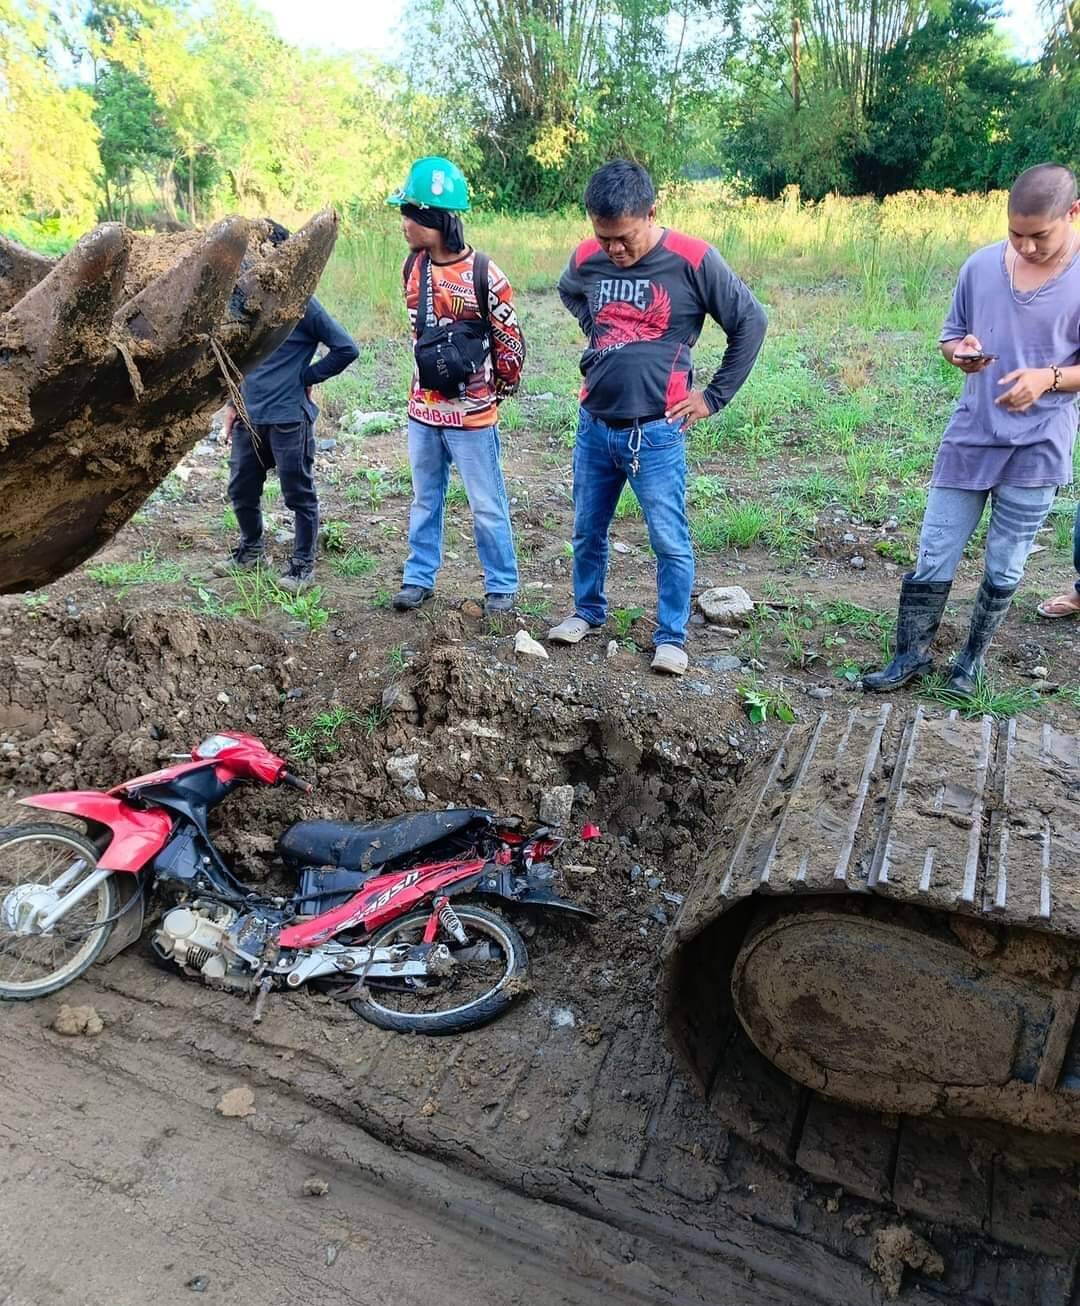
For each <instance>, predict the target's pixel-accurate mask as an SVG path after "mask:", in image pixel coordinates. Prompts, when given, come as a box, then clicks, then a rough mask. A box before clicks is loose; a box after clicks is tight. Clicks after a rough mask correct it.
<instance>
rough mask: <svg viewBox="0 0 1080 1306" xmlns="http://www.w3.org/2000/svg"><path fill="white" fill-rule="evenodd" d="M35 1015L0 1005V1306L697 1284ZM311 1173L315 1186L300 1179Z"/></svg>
mask: <svg viewBox="0 0 1080 1306" xmlns="http://www.w3.org/2000/svg"><path fill="white" fill-rule="evenodd" d="M43 1014H44V1011H43V1009H42V1008H41V1007H35V1008H21V1009H18V1010H5V1012H4V1030H5V1034H6V1035H7V1039H8V1055H7V1056H6V1057H5V1058H4V1061H3V1064H2V1066H0V1138H2V1140H3V1148H4V1156H5V1159H4V1165H3V1170H2V1173H0V1302H3V1303H4V1306H44V1304H45V1303H50V1306H66V1304H67V1303H72V1304H74V1303H79V1306H91V1304H93V1306H97V1303H101V1304H102V1306H105V1303H108V1306H129V1304H130V1306H142V1304H143V1303H146V1302H148V1301H155V1302H159V1303H162V1304H163V1306H171V1304H172V1303H180V1302H190V1301H191V1300H192V1299H193V1294H197V1293H201V1295H202V1296H203V1297H204V1299H205V1300H206V1301H207V1302H211V1301H229V1302H231V1303H234V1306H248V1304H249V1303H250V1306H286V1304H287V1303H293V1302H305V1303H312V1306H314V1304H315V1303H319V1304H320V1306H321V1304H322V1303H327V1304H330V1303H337V1302H341V1303H345V1302H349V1303H352V1302H357V1301H363V1302H364V1303H366V1304H369V1306H377V1304H380V1303H384V1302H385V1303H390V1302H395V1303H403V1302H404V1303H411V1302H416V1303H420V1302H426V1301H429V1300H431V1298H432V1296H433V1295H435V1296H437V1297H438V1299H440V1300H442V1301H446V1302H462V1303H464V1302H468V1301H477V1300H481V1299H483V1300H487V1301H495V1302H506V1303H517V1302H525V1301H528V1302H532V1303H538V1302H544V1303H548V1302H550V1303H568V1304H569V1303H574V1304H575V1306H577V1304H580V1306H588V1304H590V1303H599V1302H600V1301H601V1300H604V1299H607V1300H610V1299H611V1298H612V1297H614V1298H615V1299H618V1300H627V1301H643V1302H644V1301H678V1300H686V1301H697V1300H701V1298H699V1297H698V1296H697V1295H696V1294H695V1295H689V1294H688V1293H687V1292H685V1291H683V1289H682V1288H680V1286H679V1284H678V1280H679V1278H680V1277H681V1275H680V1274H679V1271H678V1269H677V1267H676V1266H675V1264H674V1263H673V1260H672V1258H671V1256H670V1255H669V1254H668V1253H666V1252H664V1251H662V1250H661V1249H659V1248H657V1247H654V1246H650V1245H649V1244H648V1243H647V1242H646V1241H645V1240H643V1239H640V1238H628V1237H625V1236H624V1235H621V1234H620V1233H618V1232H617V1231H615V1230H612V1229H610V1228H608V1227H605V1226H604V1225H602V1224H599V1223H597V1222H594V1221H590V1220H587V1219H582V1218H581V1217H580V1216H577V1215H571V1214H570V1213H568V1212H565V1211H562V1210H560V1209H559V1208H557V1207H552V1206H548V1205H545V1204H542V1203H538V1202H531V1201H529V1200H527V1199H524V1198H520V1197H517V1196H515V1195H513V1194H511V1193H508V1192H507V1191H505V1190H504V1189H501V1188H499V1187H497V1186H495V1185H493V1184H491V1183H488V1182H484V1181H483V1180H480V1179H473V1178H467V1177H465V1176H463V1175H461V1174H460V1173H453V1172H451V1171H450V1170H448V1169H447V1168H446V1167H445V1166H443V1165H441V1164H440V1163H438V1162H437V1161H433V1160H421V1159H419V1158H416V1157H413V1156H410V1155H408V1154H407V1153H404V1152H402V1151H398V1150H395V1149H392V1148H391V1147H389V1146H387V1145H386V1144H383V1143H380V1142H378V1141H376V1140H375V1139H373V1138H371V1137H370V1136H369V1135H367V1134H365V1133H364V1132H363V1131H362V1130H360V1129H357V1128H356V1127H354V1126H352V1125H349V1124H347V1123H344V1122H343V1121H341V1120H340V1119H336V1118H335V1114H334V1113H333V1112H331V1111H326V1110H319V1109H317V1108H314V1107H312V1106H309V1105H302V1104H299V1103H298V1102H297V1100H296V1099H295V1098H294V1097H293V1096H292V1095H290V1094H287V1093H285V1094H283V1093H279V1092H275V1091H273V1090H269V1089H263V1088H260V1089H259V1090H258V1093H257V1100H256V1109H255V1114H254V1115H253V1116H252V1117H250V1118H247V1119H243V1120H241V1119H225V1118H222V1117H221V1116H219V1115H218V1114H217V1113H216V1112H215V1111H214V1103H215V1101H216V1100H219V1099H220V1095H221V1090H223V1089H225V1088H226V1087H228V1086H229V1084H228V1082H227V1081H226V1080H225V1079H222V1077H221V1076H220V1075H219V1074H218V1073H217V1072H216V1071H215V1070H214V1069H213V1068H211V1067H208V1066H206V1065H200V1064H198V1063H193V1062H192V1061H191V1059H190V1058H189V1057H188V1056H187V1055H186V1054H185V1051H184V1049H183V1048H182V1047H179V1046H178V1047H177V1048H176V1051H175V1053H174V1054H173V1056H172V1057H170V1056H169V1053H168V1051H167V1049H165V1048H158V1049H156V1052H157V1055H154V1054H149V1055H148V1056H147V1057H146V1058H145V1060H142V1061H141V1063H140V1058H139V1057H138V1055H137V1054H138V1046H137V1044H136V1045H135V1047H133V1048H132V1049H130V1051H132V1052H134V1053H135V1056H134V1058H133V1059H132V1060H131V1061H130V1065H128V1064H126V1063H127V1062H128V1060H129V1059H128V1058H127V1057H125V1056H120V1055H118V1053H119V1051H120V1047H119V1044H120V1039H119V1038H118V1036H117V1034H116V1033H115V1031H110V1032H107V1033H106V1034H104V1035H103V1036H102V1037H101V1041H100V1042H98V1041H91V1040H76V1041H65V1040H62V1039H61V1038H60V1037H59V1036H57V1035H54V1034H52V1033H51V1032H50V1031H48V1030H46V1029H44V1028H43V1026H42V1023H41V1019H42V1016H43ZM148 1052H149V1049H148ZM313 1176H314V1177H318V1178H319V1179H321V1180H323V1181H325V1182H327V1183H328V1184H329V1192H328V1193H327V1194H325V1195H323V1196H308V1195H304V1192H303V1188H304V1182H305V1180H307V1179H309V1178H311V1177H313ZM672 1276H674V1277H672ZM717 1277H718V1278H721V1279H722V1276H717ZM731 1277H732V1276H729V1283H728V1287H729V1289H731V1288H733V1287H734V1285H733V1284H732V1283H731V1282H730V1278H731ZM204 1285H205V1286H204ZM717 1286H718V1287H720V1286H721V1285H720V1283H718V1284H717ZM728 1300H734V1298H732V1297H728ZM777 1300H779V1298H778V1299H777Z"/></svg>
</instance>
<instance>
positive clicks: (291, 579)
mask: <svg viewBox="0 0 1080 1306" xmlns="http://www.w3.org/2000/svg"><path fill="white" fill-rule="evenodd" d="M314 579H315V567H314V564H313V563H310V562H307V563H304V562H290V563H289V567H288V570H287V571H286V572H284V573H283V574H282V575H281V576H279V577H278V588H279V589H283V590H288V591H289V593H290V594H299V593H300V591H301V590H303V589H307V587H308V586H309V585H310V584H311V583H312V582H313V581H314Z"/></svg>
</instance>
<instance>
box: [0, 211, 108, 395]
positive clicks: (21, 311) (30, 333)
mask: <svg viewBox="0 0 1080 1306" xmlns="http://www.w3.org/2000/svg"><path fill="white" fill-rule="evenodd" d="M130 248H131V236H130V234H129V233H128V232H127V231H126V230H125V229H124V228H123V227H122V226H121V225H120V224H119V223H118V222H106V223H103V224H102V225H101V226H100V227H97V228H95V229H94V230H93V231H91V232H90V233H89V235H86V236H84V237H83V238H82V240H80V241H79V243H78V244H77V245H76V246H75V247H74V248H73V249H72V250H70V251H69V252H68V253H67V254H65V255H64V257H63V258H62V259H61V260H60V262H59V263H57V264H56V266H55V267H54V268H53V269H52V270H51V271H50V272H49V273H48V275H47V276H45V277H44V278H43V279H42V280H41V281H39V282H38V283H37V285H36V286H34V288H33V289H32V290H30V291H28V292H27V294H25V295H24V296H23V297H22V299H21V300H20V301H19V302H18V303H17V304H16V305H15V307H14V308H13V309H12V310H11V313H10V317H9V320H10V321H11V322H12V323H13V324H14V325H15V326H16V327H17V328H18V331H19V334H20V336H21V343H22V348H23V349H24V350H25V351H26V353H27V354H29V356H30V357H31V358H32V360H33V363H34V366H35V367H36V368H37V370H38V376H39V378H42V379H43V378H44V377H46V376H47V375H48V374H49V373H51V372H54V371H56V370H57V369H59V368H62V367H63V366H64V365H65V364H68V363H72V362H79V361H81V360H83V359H93V358H100V357H101V356H102V354H103V353H105V352H106V350H107V339H108V335H109V329H110V327H111V326H112V318H113V314H114V313H115V312H116V306H117V304H118V303H119V301H120V297H121V295H122V294H123V289H124V273H125V271H126V269H127V261H128V251H129V250H130Z"/></svg>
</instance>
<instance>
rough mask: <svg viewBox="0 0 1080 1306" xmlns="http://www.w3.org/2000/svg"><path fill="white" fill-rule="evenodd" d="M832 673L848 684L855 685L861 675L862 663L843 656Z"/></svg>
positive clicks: (860, 678)
mask: <svg viewBox="0 0 1080 1306" xmlns="http://www.w3.org/2000/svg"><path fill="white" fill-rule="evenodd" d="M833 675H834V676H836V678H837V679H838V680H842V681H844V683H845V684H848V685H857V684H858V683H859V681H860V680H862V677H863V669H862V665H861V663H859V662H856V661H855V659H854V658H844V660H843V662H839V663H837V665H836V666H835V667H834V668H833Z"/></svg>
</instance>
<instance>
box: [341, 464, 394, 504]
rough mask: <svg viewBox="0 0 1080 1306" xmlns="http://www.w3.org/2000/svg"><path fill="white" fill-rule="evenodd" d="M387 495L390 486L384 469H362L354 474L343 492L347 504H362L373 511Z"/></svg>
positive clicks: (389, 491)
mask: <svg viewBox="0 0 1080 1306" xmlns="http://www.w3.org/2000/svg"><path fill="white" fill-rule="evenodd" d="M389 493H391V486H390V483H389V481H388V479H387V475H386V471H385V469H384V468H382V467H364V468H358V469H357V470H356V472H354V474H353V481H352V484H351V485H350V486H349V487H348V489H347V490H346V491H345V498H346V499H347V500H348V501H349V503H363V504H366V505H367V506H368V507H369V508H372V509H374V508H378V507H379V505H380V504H381V503H382V501H383V500H384V499H385V498H386V496H387V495H388V494H389Z"/></svg>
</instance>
